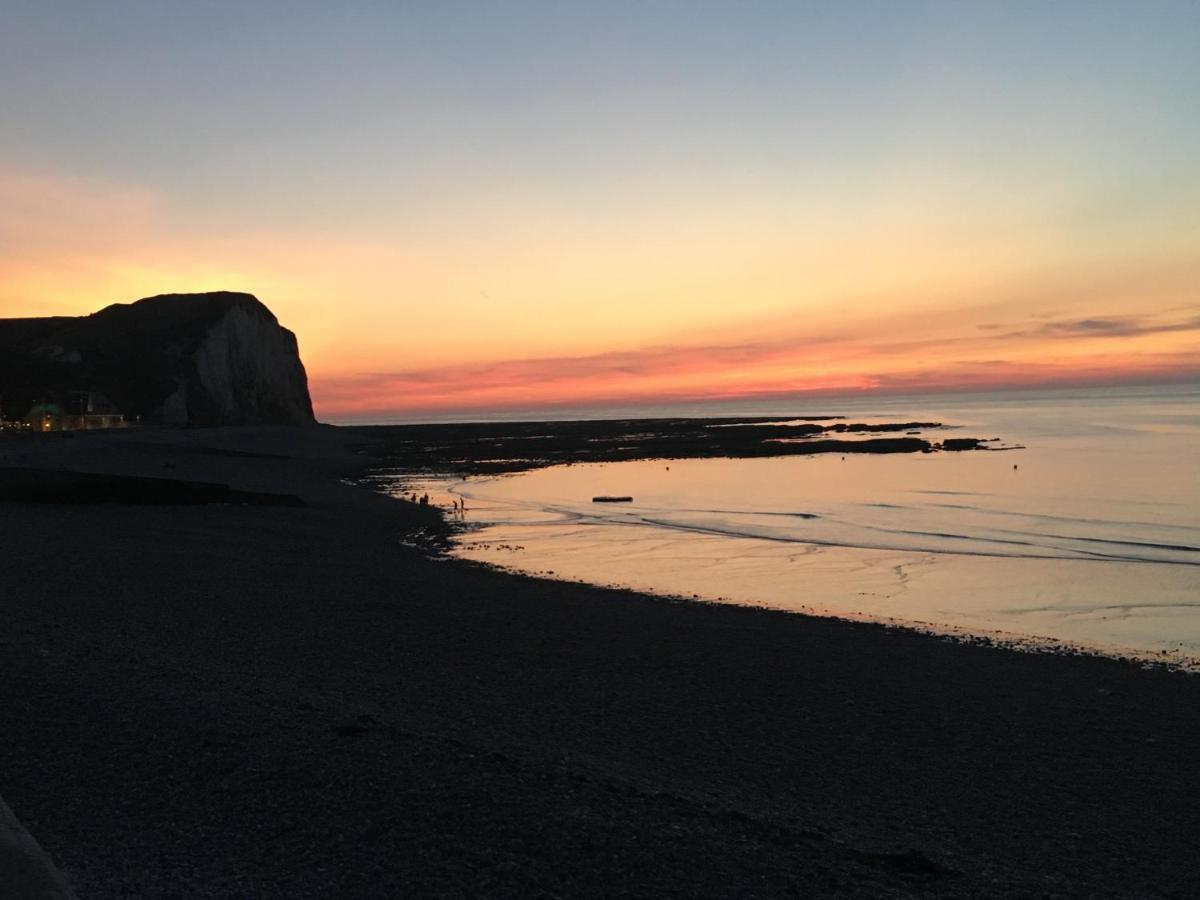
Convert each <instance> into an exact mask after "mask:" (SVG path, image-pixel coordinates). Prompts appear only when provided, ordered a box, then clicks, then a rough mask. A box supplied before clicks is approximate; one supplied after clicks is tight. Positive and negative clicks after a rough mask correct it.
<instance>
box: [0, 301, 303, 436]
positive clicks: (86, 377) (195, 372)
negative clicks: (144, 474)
mask: <svg viewBox="0 0 1200 900" xmlns="http://www.w3.org/2000/svg"><path fill="white" fill-rule="evenodd" d="M100 394H102V395H103V396H104V397H105V398H107V400H108V401H110V402H111V404H113V405H114V406H115V407H116V408H117V409H119V410H120V412H121V414H123V415H124V417H125V418H126V420H129V421H141V422H143V423H148V424H159V425H263V424H278V425H304V424H309V423H312V422H313V421H314V419H313V411H312V401H311V399H310V398H309V393H308V377H307V375H306V374H305V371H304V364H303V363H302V362H301V361H300V352H299V348H298V346H297V343H296V336H295V335H294V334H293V333H292V332H290V331H288V330H287V329H286V328H284V327H282V326H281V325H280V324H279V321H278V320H277V319H276V318H275V316H274V314H273V313H272V312H271V311H270V310H269V309H267V307H266V306H264V305H263V304H262V303H261V302H259V300H258V299H257V298H255V297H254V296H252V295H251V294H243V293H235V292H229V291H219V292H214V293H205V294H163V295H160V296H157V297H147V298H146V299H144V300H138V301H137V302H136V303H117V304H114V305H112V306H109V307H106V308H104V309H102V310H100V311H99V312H96V313H93V314H92V315H89V316H81V317H78V318H68V317H61V316H59V317H53V318H42V319H0V404H2V411H3V414H4V415H5V416H7V417H9V418H19V417H22V416H24V415H26V411H27V410H28V409H30V408H31V407H32V406H33V405H34V404H37V403H39V402H44V401H47V400H52V401H56V402H59V403H62V404H63V405H64V406H67V407H69V405H70V403H71V401H70V398H71V397H95V396H97V395H100ZM68 411H69V412H75V410H73V409H69V410H68Z"/></svg>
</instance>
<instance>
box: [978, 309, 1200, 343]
mask: <svg viewBox="0 0 1200 900" xmlns="http://www.w3.org/2000/svg"><path fill="white" fill-rule="evenodd" d="M978 327H979V329H980V330H983V331H989V332H995V331H1002V330H1003V329H1004V328H1005V327H1006V326H1004V325H1003V324H998V323H989V324H986V325H980V326H978ZM1007 327H1010V328H1011V326H1007ZM1177 331H1200V315H1194V316H1189V317H1187V318H1184V319H1174V320H1169V321H1164V320H1163V319H1161V318H1156V317H1152V316H1144V315H1116V316H1096V317H1089V318H1077V319H1052V320H1051V321H1048V322H1043V323H1042V324H1040V325H1037V326H1036V327H1032V328H1018V329H1016V330H1010V331H1007V332H1005V333H1003V334H1001V335H999V337H1001V338H1039V337H1042V338H1055V337H1062V338H1123V337H1141V336H1143V335H1149V334H1168V333H1171V332H1177Z"/></svg>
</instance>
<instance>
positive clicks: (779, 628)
mask: <svg viewBox="0 0 1200 900" xmlns="http://www.w3.org/2000/svg"><path fill="white" fill-rule="evenodd" d="M352 438H353V439H352ZM356 440H357V438H355V436H354V435H353V434H350V433H346V432H340V431H337V430H334V429H324V428H322V429H311V430H305V431H287V430H259V431H195V432H176V433H168V432H163V433H153V432H144V433H128V434H124V435H87V436H80V437H78V438H75V439H73V440H61V439H57V438H52V439H51V441H48V442H46V441H44V442H39V443H38V444H34V443H32V442H31V441H29V440H25V441H21V442H17V441H13V440H5V441H3V442H2V443H0V456H3V457H5V459H4V460H2V461H0V464H7V465H19V466H29V465H45V466H48V467H51V468H56V469H57V468H58V467H59V466H66V467H67V468H68V469H72V470H80V471H91V472H106V473H113V474H120V475H130V476H135V475H142V476H145V475H151V476H159V477H173V478H179V479H184V480H189V481H218V482H221V483H225V484H228V485H229V486H230V487H231V488H232V489H234V490H239V491H247V492H256V493H263V492H265V493H281V494H292V495H297V496H299V497H300V498H301V499H302V500H303V502H304V504H305V505H304V506H302V507H282V506H263V505H232V504H230V505H227V504H211V503H206V504H197V505H185V506H161V505H129V504H82V505H64V504H59V503H30V502H4V503H0V533H2V534H3V547H4V552H3V554H0V560H3V561H2V562H0V567H2V568H0V585H3V590H2V597H3V599H2V601H0V623H2V625H3V628H2V629H0V692H2V696H3V702H2V703H0V734H3V736H4V739H3V740H2V741H0V795H3V796H4V798H5V799H6V800H7V802H8V804H9V805H10V806H11V807H12V809H13V811H14V812H15V813H16V814H17V816H18V817H20V818H21V820H22V822H23V823H24V824H25V825H26V826H27V827H28V828H29V829H30V831H31V832H32V833H33V835H34V836H35V837H36V838H37V840H38V842H39V843H40V844H41V846H42V847H43V848H44V849H45V850H46V851H47V852H48V853H49V854H50V856H51V857H53V858H54V860H55V861H56V862H57V863H58V865H59V866H60V867H61V868H62V870H63V871H64V872H65V873H66V874H67V876H68V877H69V878H70V879H71V881H72V883H73V885H74V887H75V888H76V889H77V891H78V892H79V894H80V896H81V897H95V898H106V897H121V896H138V897H177V896H186V897H247V896H253V897H331V896H338V897H390V896H401V895H404V896H426V895H438V896H465V895H488V896H522V897H526V896H601V895H603V896H614V895H625V896H649V895H659V896H661V895H679V896H684V895H686V896H862V897H877V896H955V897H957V896H1011V895H1014V894H1015V895H1023V896H1130V897H1133V896H1138V897H1142V896H1179V897H1185V896H1194V895H1196V894H1197V893H1198V892H1200V876H1198V875H1197V870H1196V867H1195V865H1194V846H1195V838H1196V835H1197V834H1198V833H1200V803H1197V800H1198V799H1200V790H1198V787H1200V785H1198V779H1197V775H1196V774H1195V766H1194V756H1195V748H1196V747H1197V746H1200V679H1197V678H1196V677H1195V676H1189V675H1185V674H1181V673H1177V672H1168V671H1162V670H1148V669H1144V668H1141V667H1138V666H1135V665H1132V664H1128V663H1122V662H1120V661H1116V660H1112V659H1103V658H1095V657H1084V656H1048V655H1035V654H1026V653H1019V652H1015V651H1011V650H1003V649H997V648H990V647H982V646H972V645H968V644H963V643H956V642H951V641H946V640H941V639H938V638H935V637H930V636H927V635H920V634H916V633H912V632H907V631H902V630H896V629H887V628H884V627H882V626H878V625H872V624H867V623H850V622H844V621H838V620H830V619H819V618H811V617H805V616H801V615H795V614H788V613H780V612H770V611H763V610H756V609H750V608H744V607H734V606H720V605H709V604H697V603H689V602H679V601H671V600H666V599H662V598H654V597H648V596H643V595H639V594H636V593H633V592H628V591H616V590H606V589H602V588H596V587H589V586H584V585H579V584H567V583H560V582H554V581H547V580H539V579H536V578H530V577H523V576H516V575H511V574H505V573H501V572H497V571H493V570H490V569H487V568H484V567H481V566H477V565H473V564H470V563H465V562H458V561H447V560H445V559H444V558H441V557H438V556H436V555H431V553H430V552H429V550H428V549H427V546H428V542H427V538H428V537H429V536H430V535H433V536H436V535H437V534H438V532H439V530H440V528H441V525H440V520H439V519H438V517H437V513H436V512H435V511H433V510H430V509H428V508H422V507H418V506H415V505H412V504H404V503H398V502H395V501H390V500H387V499H385V498H382V497H379V496H376V495H374V494H372V493H371V492H369V491H367V490H365V489H363V488H360V487H354V486H352V485H349V484H345V483H343V482H342V481H341V479H342V478H345V477H347V476H351V475H353V474H354V473H355V471H356V469H357V468H358V467H360V466H361V465H364V464H367V463H373V462H374V460H371V459H369V458H368V457H365V456H356V455H354V454H352V453H350V452H348V451H347V450H346V449H345V447H346V445H347V444H348V443H349V444H354V443H355V441H356ZM228 451H235V452H233V453H230V452H228ZM244 454H259V455H244ZM280 457H284V458H280Z"/></svg>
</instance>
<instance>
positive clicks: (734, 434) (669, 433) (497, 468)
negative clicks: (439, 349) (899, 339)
mask: <svg viewBox="0 0 1200 900" xmlns="http://www.w3.org/2000/svg"><path fill="white" fill-rule="evenodd" d="M946 427H947V426H944V425H942V424H941V423H939V422H879V423H867V422H853V423H848V422H844V421H837V420H836V418H835V417H832V416H830V417H821V418H820V419H789V420H786V421H784V422H781V421H780V420H779V419H778V418H777V417H776V418H765V417H764V418H752V419H746V418H738V419H620V420H597V421H578V422H477V423H466V424H445V425H395V426H377V427H363V428H356V429H353V431H354V432H355V433H356V434H358V435H361V437H362V438H363V441H362V446H361V452H363V453H364V454H366V455H369V456H375V457H376V458H378V459H379V460H380V467H381V468H384V467H386V468H393V469H403V470H405V471H410V472H427V473H446V474H450V473H455V474H492V473H502V472H519V471H524V470H526V469H536V468H541V467H543V466H551V465H560V464H564V463H587V462H624V461H627V460H633V459H697V458H709V457H738V458H752V457H764V456H797V455H806V454H813V453H935V452H938V451H941V450H947V451H962V450H989V449H992V448H991V447H990V446H989V445H988V441H985V440H982V439H979V438H972V437H947V438H940V437H938V436H935V435H926V436H913V435H912V434H911V432H916V433H917V434H918V435H921V434H925V433H926V432H931V431H939V430H942V429H945V428H946ZM896 433H900V436H896Z"/></svg>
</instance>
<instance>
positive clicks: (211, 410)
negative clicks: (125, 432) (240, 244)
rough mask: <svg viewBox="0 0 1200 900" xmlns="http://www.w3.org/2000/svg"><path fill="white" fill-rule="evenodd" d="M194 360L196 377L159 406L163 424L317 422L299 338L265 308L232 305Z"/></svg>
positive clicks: (207, 337)
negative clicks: (309, 394) (301, 357)
mask: <svg viewBox="0 0 1200 900" xmlns="http://www.w3.org/2000/svg"><path fill="white" fill-rule="evenodd" d="M191 362H192V366H193V368H194V375H193V376H192V377H190V378H186V380H183V379H181V381H180V383H179V388H178V390H177V391H176V392H175V393H174V394H172V395H171V397H169V398H168V399H167V401H166V403H164V404H163V406H162V407H161V410H160V413H159V418H160V420H161V421H163V422H164V423H165V424H206V425H210V424H211V425H257V424H262V423H274V424H307V423H310V422H312V421H313V416H312V406H311V402H310V400H309V397H308V378H307V376H306V374H305V371H304V365H303V364H302V363H301V362H300V355H299V351H298V349H297V345H296V337H295V335H293V334H292V333H291V332H290V331H288V330H287V329H285V328H283V327H281V326H280V325H279V324H278V323H277V322H276V321H275V320H274V318H273V317H272V316H270V315H269V314H267V313H266V312H265V310H259V309H256V308H253V307H247V306H243V305H234V306H230V307H229V308H228V309H227V310H226V312H225V313H224V315H223V316H222V317H221V318H220V320H218V322H217V323H216V324H215V325H213V326H212V327H211V328H210V329H209V330H208V332H207V333H206V334H205V335H204V337H203V339H202V340H201V342H200V345H199V347H197V349H196V351H195V352H194V353H193V354H192V358H191ZM181 412H183V416H182V418H183V420H184V421H182V422H181V421H180V419H181V415H180V413H181Z"/></svg>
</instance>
